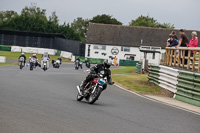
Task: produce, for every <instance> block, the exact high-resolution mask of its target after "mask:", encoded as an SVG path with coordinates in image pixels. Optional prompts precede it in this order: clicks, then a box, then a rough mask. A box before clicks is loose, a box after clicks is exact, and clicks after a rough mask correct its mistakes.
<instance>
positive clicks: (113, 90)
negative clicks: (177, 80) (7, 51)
mask: <svg viewBox="0 0 200 133" xmlns="http://www.w3.org/2000/svg"><path fill="white" fill-rule="evenodd" d="M85 76H86V73H85V72H84V71H83V70H80V69H79V70H74V65H73V64H63V65H62V66H61V68H59V69H54V68H52V67H51V68H50V69H48V70H47V71H45V72H44V71H43V70H42V69H41V68H36V69H34V70H33V71H30V70H29V68H23V69H22V70H20V69H19V68H18V67H17V66H7V67H6V66H4V67H0V133H200V123H199V122H200V115H198V114H194V113H191V112H187V111H184V110H181V109H177V108H174V107H171V106H168V105H165V104H161V103H158V102H154V101H151V100H148V99H145V98H143V97H140V96H138V95H134V94H132V93H129V92H127V91H124V90H122V89H120V88H118V87H116V86H108V88H107V89H106V90H105V91H104V92H103V93H102V94H101V96H100V98H99V100H98V101H97V102H96V103H95V104H94V105H89V104H88V103H87V102H85V101H84V100H83V101H82V102H78V101H76V95H77V90H76V86H77V85H78V84H80V82H81V81H82V80H83V79H84V78H85Z"/></svg>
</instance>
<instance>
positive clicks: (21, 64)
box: [19, 57, 24, 69]
mask: <svg viewBox="0 0 200 133" xmlns="http://www.w3.org/2000/svg"><path fill="white" fill-rule="evenodd" d="M19 62H20V64H19V68H20V69H22V68H23V67H24V65H23V63H24V57H20V59H19Z"/></svg>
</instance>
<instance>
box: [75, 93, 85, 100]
mask: <svg viewBox="0 0 200 133" xmlns="http://www.w3.org/2000/svg"><path fill="white" fill-rule="evenodd" d="M83 98H84V97H83V96H81V95H80V94H79V93H78V94H77V97H76V100H77V101H81V100H83Z"/></svg>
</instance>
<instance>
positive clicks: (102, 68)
mask: <svg viewBox="0 0 200 133" xmlns="http://www.w3.org/2000/svg"><path fill="white" fill-rule="evenodd" d="M111 65H112V62H111V61H108V60H107V59H106V60H104V63H103V64H97V65H95V66H94V67H92V68H91V69H90V70H91V72H90V73H89V74H88V76H87V77H86V79H85V80H84V81H83V83H82V85H81V86H80V89H81V91H83V90H84V87H85V85H86V84H87V83H88V82H90V81H91V80H93V79H94V78H96V77H97V74H99V73H102V71H103V73H102V74H103V77H107V81H108V84H110V85H113V84H114V82H112V79H111V71H110V69H109V68H110V66H111ZM104 89H105V88H104Z"/></svg>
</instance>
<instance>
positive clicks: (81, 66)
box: [79, 61, 83, 69]
mask: <svg viewBox="0 0 200 133" xmlns="http://www.w3.org/2000/svg"><path fill="white" fill-rule="evenodd" d="M79 66H80V68H81V69H83V62H81V61H80V62H79Z"/></svg>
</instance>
